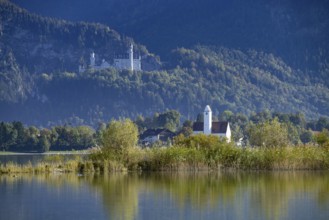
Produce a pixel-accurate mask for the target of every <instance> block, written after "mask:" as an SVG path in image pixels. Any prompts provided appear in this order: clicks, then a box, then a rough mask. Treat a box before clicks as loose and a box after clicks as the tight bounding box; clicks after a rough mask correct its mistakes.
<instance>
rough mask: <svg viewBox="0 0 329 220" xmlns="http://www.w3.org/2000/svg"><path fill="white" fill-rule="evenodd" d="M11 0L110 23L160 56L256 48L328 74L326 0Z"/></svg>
mask: <svg viewBox="0 0 329 220" xmlns="http://www.w3.org/2000/svg"><path fill="white" fill-rule="evenodd" d="M13 1H14V2H17V3H18V4H20V5H22V6H23V7H26V8H28V9H29V10H32V11H34V12H38V13H41V14H43V15H48V16H54V17H59V18H64V19H68V20H75V21H79V20H85V21H92V22H101V23H105V24H108V25H110V26H111V27H113V28H114V29H116V30H118V31H120V32H121V33H125V34H127V35H129V36H132V37H134V39H136V40H138V41H139V42H142V43H143V44H145V45H147V47H148V48H150V49H151V50H152V51H155V52H157V53H159V54H160V55H161V56H165V55H166V56H168V55H169V51H170V50H172V49H176V48H177V47H191V46H194V45H196V44H202V45H216V46H224V47H228V48H237V49H242V50H244V51H246V50H248V49H255V50H261V51H264V52H267V53H273V54H275V55H276V56H279V57H282V58H283V60H284V61H285V62H286V63H287V64H289V65H291V66H292V67H294V68H298V69H303V70H309V71H310V70H312V71H314V72H310V73H309V74H311V75H317V76H318V75H319V72H321V74H322V75H321V77H323V76H326V75H328V70H327V69H328V66H329V65H328V63H329V62H328V55H329V53H328V51H329V41H328V40H327V37H328V36H329V14H328V13H327V12H328V9H329V1H328V0H317V1H312V0H284V1H283V0H279V1H278V0H265V1H264V0H230V1H228V0H202V1H201V0H166V1H160V0H157V1H155V0H82V1H81V0H58V1H56V2H54V1H45V0H30V1H28V2H27V1H24V0H13ZM325 71H326V72H325ZM324 72H325V73H326V74H325V73H324Z"/></svg>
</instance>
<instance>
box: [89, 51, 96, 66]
mask: <svg viewBox="0 0 329 220" xmlns="http://www.w3.org/2000/svg"><path fill="white" fill-rule="evenodd" d="M94 66H95V53H94V52H92V53H91V54H90V67H94Z"/></svg>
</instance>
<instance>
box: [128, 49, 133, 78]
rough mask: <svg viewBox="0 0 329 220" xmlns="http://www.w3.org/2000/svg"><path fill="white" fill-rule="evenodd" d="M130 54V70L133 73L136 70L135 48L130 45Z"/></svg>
mask: <svg viewBox="0 0 329 220" xmlns="http://www.w3.org/2000/svg"><path fill="white" fill-rule="evenodd" d="M128 52H129V69H130V70H131V71H133V70H134V46H133V45H132V44H130V50H129V51H128Z"/></svg>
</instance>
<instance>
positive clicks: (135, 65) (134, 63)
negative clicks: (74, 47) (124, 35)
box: [79, 44, 142, 73]
mask: <svg viewBox="0 0 329 220" xmlns="http://www.w3.org/2000/svg"><path fill="white" fill-rule="evenodd" d="M127 53H128V54H129V57H128V58H127V59H119V58H118V59H114V61H113V65H111V64H109V63H108V62H106V61H105V60H104V59H103V60H102V63H101V65H99V66H97V65H96V59H95V53H94V52H92V53H91V54H90V65H89V67H88V68H85V67H84V66H79V73H83V72H85V71H86V70H88V69H90V70H103V69H107V68H109V67H114V68H116V69H118V70H124V69H125V70H131V71H134V70H137V71H141V70H142V62H141V57H140V56H139V57H138V59H134V46H133V45H132V44H131V45H130V49H129V50H128V51H127Z"/></svg>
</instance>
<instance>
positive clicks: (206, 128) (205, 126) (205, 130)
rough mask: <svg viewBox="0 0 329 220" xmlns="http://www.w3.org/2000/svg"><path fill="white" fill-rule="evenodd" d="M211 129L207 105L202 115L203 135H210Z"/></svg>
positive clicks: (210, 114)
mask: <svg viewBox="0 0 329 220" xmlns="http://www.w3.org/2000/svg"><path fill="white" fill-rule="evenodd" d="M211 127H212V112H211V109H210V106H209V105H207V106H206V108H205V109H204V113H203V133H204V134H206V135H209V134H211Z"/></svg>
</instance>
